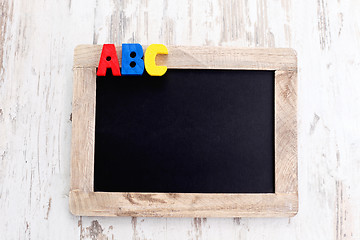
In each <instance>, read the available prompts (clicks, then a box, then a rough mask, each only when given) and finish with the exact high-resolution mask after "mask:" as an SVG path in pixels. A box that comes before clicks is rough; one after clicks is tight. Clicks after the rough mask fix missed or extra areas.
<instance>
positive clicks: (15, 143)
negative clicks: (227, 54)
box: [0, 0, 360, 239]
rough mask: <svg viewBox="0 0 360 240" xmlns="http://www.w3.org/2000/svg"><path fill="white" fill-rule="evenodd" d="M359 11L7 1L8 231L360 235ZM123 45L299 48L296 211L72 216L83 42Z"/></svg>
mask: <svg viewBox="0 0 360 240" xmlns="http://www.w3.org/2000/svg"><path fill="white" fill-rule="evenodd" d="M100 2H101V4H100ZM359 12H360V4H359V2H358V1H357V0H347V1H336V0H329V1H326V0H317V1H310V0H304V1H295V0H291V1H287V0H281V1H280V0H273V1H270V0H256V1H249V0H239V1H235V0H232V1H230V0H229V1H227V0H225V1H223V0H218V1H216V0H203V1H194V0H178V1H168V0H143V1H139V0H126V1H125V0H124V1H120V0H119V1H115V0H114V1H95V0H90V1H89V0H87V1H85V0H82V1H74V0H73V1H71V0H70V1H39V0H32V1H25V0H18V1H15V0H10V1H9V0H0V13H1V16H0V27H1V28H0V30H1V31H0V136H1V138H0V215H1V218H0V234H1V237H0V238H1V239H76V238H80V239H96V238H98V239H106V238H109V239H360V184H359V183H360V174H359V173H360V111H359V109H360V77H359V76H360V18H359ZM122 42H140V43H142V44H145V45H146V44H151V43H164V44H166V45H200V46H201V45H210V46H219V45H220V46H239V47H246V46H250V47H254V46H261V47H292V48H294V49H295V50H296V51H297V53H298V61H299V75H298V77H299V78H298V80H299V89H298V96H299V102H298V104H299V112H298V115H299V196H300V211H299V213H298V215H297V216H296V217H294V218H291V219H249V218H242V219H216V218H209V219H187V218H184V219H176V218H175V219H172V218H167V219H166V218H93V217H82V218H80V217H75V216H72V215H71V214H70V213H69V210H68V209H69V206H68V192H69V173H70V171H69V167H70V164H69V163H70V140H71V121H70V114H71V99H72V70H71V69H72V59H73V49H74V47H75V46H76V45H77V44H86V43H90V44H92V43H94V44H102V43H115V44H120V43H122Z"/></svg>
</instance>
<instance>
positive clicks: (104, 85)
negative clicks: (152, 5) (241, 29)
mask: <svg viewBox="0 0 360 240" xmlns="http://www.w3.org/2000/svg"><path fill="white" fill-rule="evenodd" d="M106 46H107V48H110V47H111V48H112V49H113V50H112V54H113V55H112V58H111V59H116V58H117V59H118V63H119V66H118V65H117V63H116V62H114V61H112V64H113V65H112V66H113V67H115V75H116V74H118V73H119V71H118V70H119V69H118V67H119V68H120V67H122V63H124V61H122V60H123V59H122V52H123V49H122V46H112V45H106ZM141 47H142V48H143V52H144V53H145V55H146V52H147V50H148V49H151V48H149V47H147V46H141ZM166 48H167V50H168V54H166V52H165V53H164V52H163V53H162V54H157V55H156V57H154V56H152V58H148V60H149V59H150V60H149V61H154V62H155V65H154V62H152V63H151V64H152V65H151V64H150V66H165V67H162V68H161V69H165V75H163V76H161V77H154V76H151V77H150V76H149V75H147V73H146V72H147V71H148V69H147V68H146V67H145V69H146V71H144V74H143V75H141V76H131V77H130V76H126V75H124V74H123V75H122V76H112V74H111V72H112V71H108V72H105V73H106V74H105V73H102V74H105V76H101V77H97V69H98V67H99V59H100V56H101V55H102V52H103V51H102V50H103V46H101V45H79V46H77V47H76V48H75V53H74V65H73V71H74V87H73V102H72V135H71V139H72V140H71V145H72V147H71V179H70V192H69V203H70V211H71V212H72V213H73V214H75V215H80V216H133V217H291V216H294V215H295V214H296V213H297V211H298V179H297V58H296V53H295V51H293V50H292V49H280V48H266V49H264V48H233V47H192V46H188V47H186V46H167V47H166ZM114 51H116V54H115V53H114ZM140 52H141V51H140ZM151 53H153V52H152V51H149V54H151ZM116 55H117V56H116ZM130 57H131V55H130ZM101 59H106V61H108V57H106V58H105V56H104V58H101ZM151 59H152V60H151ZM144 60H145V65H146V61H147V60H146V57H144ZM125 62H126V61H125ZM104 66H105V65H104ZM166 69H167V71H166ZM102 74H100V75H102ZM150 74H151V75H156V74H158V72H152V71H150ZM160 75H161V74H160Z"/></svg>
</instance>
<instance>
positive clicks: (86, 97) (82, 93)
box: [70, 68, 96, 191]
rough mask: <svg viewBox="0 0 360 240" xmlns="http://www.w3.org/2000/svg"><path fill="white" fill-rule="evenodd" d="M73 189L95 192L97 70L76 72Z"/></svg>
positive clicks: (72, 156)
mask: <svg viewBox="0 0 360 240" xmlns="http://www.w3.org/2000/svg"><path fill="white" fill-rule="evenodd" d="M73 96H74V97H73V109H72V143H71V146H72V147H71V161H72V163H71V185H70V189H73V190H82V191H93V189H94V154H95V109H96V69H95V68H93V69H91V68H82V69H74V92H73Z"/></svg>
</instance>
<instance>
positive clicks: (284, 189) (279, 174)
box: [275, 70, 298, 194]
mask: <svg viewBox="0 0 360 240" xmlns="http://www.w3.org/2000/svg"><path fill="white" fill-rule="evenodd" d="M297 131H298V128H297V71H296V70H294V71H292V70H291V71H275V192H276V193H291V192H293V193H296V194H297V192H298V176H297V175H298V167H297V166H298V160H297Z"/></svg>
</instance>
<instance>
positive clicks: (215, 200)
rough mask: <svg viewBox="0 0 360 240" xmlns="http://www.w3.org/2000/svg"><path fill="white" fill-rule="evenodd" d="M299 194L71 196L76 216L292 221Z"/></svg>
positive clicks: (78, 192) (73, 194) (90, 193)
mask: <svg viewBox="0 0 360 240" xmlns="http://www.w3.org/2000/svg"><path fill="white" fill-rule="evenodd" d="M297 201H298V199H297V193H292V194H241V196H239V194H199V193H195V194H194V193H165V194H164V193H106V192H84V191H76V190H75V191H71V192H70V209H72V212H73V214H75V215H85V216H89V215H90V216H124V215H125V216H126V215H127V216H133V217H204V216H208V217H229V216H233V217H240V216H241V217H274V216H275V217H288V216H290V215H295V214H296V213H297Z"/></svg>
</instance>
